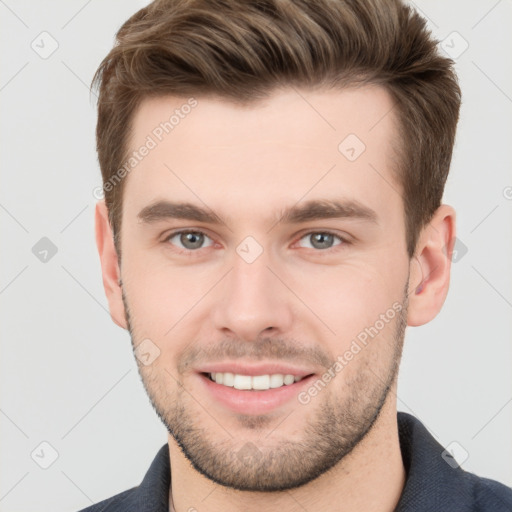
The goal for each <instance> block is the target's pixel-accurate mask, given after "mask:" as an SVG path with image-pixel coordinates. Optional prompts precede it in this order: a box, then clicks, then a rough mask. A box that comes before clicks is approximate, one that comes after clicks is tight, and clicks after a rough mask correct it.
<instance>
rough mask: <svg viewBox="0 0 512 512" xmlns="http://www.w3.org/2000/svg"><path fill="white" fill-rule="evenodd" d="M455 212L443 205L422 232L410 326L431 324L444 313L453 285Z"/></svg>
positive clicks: (412, 271) (413, 262)
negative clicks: (442, 310)
mask: <svg viewBox="0 0 512 512" xmlns="http://www.w3.org/2000/svg"><path fill="white" fill-rule="evenodd" d="M454 243H455V210H454V209H453V208H452V207H451V206H448V205H441V206H440V207H439V208H438V209H437V210H436V212H435V213H434V215H433V217H432V220H431V221H430V222H429V224H428V225H427V226H425V228H424V229H423V230H422V232H421V233H420V236H419V238H418V244H417V246H416V254H415V255H414V257H413V258H412V260H411V269H410V276H411V277H410V282H411V285H412V287H411V289H410V290H409V307H408V314H407V325H410V326H419V325H423V324H426V323H428V322H430V321H431V320H432V319H434V318H435V317H436V316H437V314H438V313H439V311H440V310H441V308H442V306H443V304H444V301H445V299H446V295H447V294H448V288H449V285H450V269H451V255H452V251H453V246H454Z"/></svg>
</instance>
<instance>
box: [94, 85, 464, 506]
mask: <svg viewBox="0 0 512 512" xmlns="http://www.w3.org/2000/svg"><path fill="white" fill-rule="evenodd" d="M186 101H187V98H176V97H165V98H153V99H150V100H145V101H144V102H143V103H142V104H141V106H140V108H139V110H138V111H137V112H136V115H135V117H134V121H133V133H132V139H131V144H130V148H131V149H136V148H139V147H140V146H141V145H142V144H144V141H145V140H147V136H148V135H149V134H151V133H153V130H154V129H155V127H156V126H158V125H159V124H160V123H161V122H162V121H164V120H166V119H168V118H169V116H170V114H171V113H172V111H173V110H174V109H176V108H179V107H180V105H183V104H184V103H186ZM396 122H397V121H396V118H395V117H394V114H393V112H392V101H391V99H390V97H389V95H388V94H387V92H386V91H385V90H383V89H382V88H380V87H377V86H364V87H360V88H358V89H344V90H341V91H340V90H336V91H334V90H330V91H326V90H317V91H305V90H303V91H297V90H294V89H291V88H290V89H282V90H278V91H275V92H274V93H273V94H272V95H271V96H270V97H269V98H268V99H266V100H264V101H262V102H259V103H255V104H253V105H251V106H244V107H242V106H236V105H234V104H232V103H230V102H227V101H226V100H218V99H214V98H197V106H196V107H195V108H194V109H193V110H192V111H191V112H190V113H189V114H188V115H187V116H185V117H184V118H183V119H180V122H179V124H178V125H177V126H175V127H174V129H173V130H172V131H170V132H169V133H168V134H166V135H165V137H163V138H162V141H160V142H159V143H158V144H157V145H156V147H154V148H153V149H151V151H150V152H149V153H148V155H147V156H146V157H145V158H143V159H142V160H141V161H140V162H139V163H138V164H137V166H136V167H135V168H134V169H133V170H132V171H131V172H130V173H129V175H128V176H127V177H126V178H125V180H126V182H125V189H124V203H123V213H122V230H121V254H122V262H121V266H120V265H119V260H118V257H117V254H116V251H115V248H114V244H113V241H112V233H111V230H110V226H109V223H108V220H107V211H106V207H105V205H104V203H103V202H102V201H100V202H99V203H98V205H97V209H96V238H97V245H98V249H99V253H100V258H101V264H102V272H103V282H104V286H105V291H106V294H107V298H108V301H109V306H110V311H111V315H112V318H113V320H114V322H116V324H118V325H119V326H121V327H122V328H125V329H129V331H130V335H131V338H132V343H133V346H134V347H135V348H137V347H138V345H139V344H140V343H142V342H143V340H147V339H149V340H151V343H152V344H154V345H155V346H156V347H158V350H159V355H158V357H157V358H156V359H155V360H154V361H152V363H151V364H149V365H144V364H142V362H140V361H139V360H138V365H139V371H140V375H141V378H142V381H143V384H144V386H145V389H146V391H147V393H148V396H149V397H150V400H151V403H152V405H153V407H154V408H155V410H156V412H157V414H158V415H159V417H160V418H161V419H162V421H163V423H164V424H165V426H166V427H167V430H168V432H169V451H170V457H171V474H172V484H171V487H172V495H173V501H174V506H175V509H176V511H177V512H181V511H182V510H183V511H184V510H188V509H189V508H190V507H196V508H197V509H198V510H211V511H216V510H219V511H220V510H222V511H226V510H227V511H230V510H241V509H243V510H262V509H264V510H280V511H288V510H303V507H305V508H308V506H310V507H313V506H315V507H317V509H321V510H326V511H329V510H344V511H352V510H354V511H355V510H367V511H392V510H393V509H394V507H395V505H396V503H397V501H398V499H399V497H400V493H401V491H402V488H403V485H404V482H405V472H404V468H403V464H402V459H401V454H400V447H399V443H398V432H397V423H396V411H397V409H396V377H397V372H398V365H399V361H400V356H401V350H402V344H403V339H404V333H405V326H406V325H410V326H417V325H422V324H424V323H426V322H429V321H430V320H432V319H433V318H434V317H435V316H436V315H437V313H438V312H439V310H440V309H441V307H442V305H443V303H444V300H445V297H446V294H447V292H448V286H449V276H450V258H448V257H447V254H448V255H450V254H451V249H452V240H453V238H454V236H455V212H454V211H453V209H452V208H451V207H449V206H447V205H442V206H441V207H440V208H439V209H438V210H437V212H436V213H435V215H434V217H433V218H432V221H431V222H430V224H429V225H428V226H426V227H425V228H424V229H423V231H422V232H421V234H420V238H419V241H418V245H417V250H416V253H415V256H414V257H413V258H412V259H409V258H408V255H407V251H406V244H405V222H404V211H403V200H402V197H401V187H400V184H399V183H398V181H397V180H396V178H395V176H394V173H393V168H394V166H396V159H395V158H396V155H395V153H394V151H393V147H394V144H395V143H396V140H395V137H396ZM349 134H356V135H357V137H358V138H359V139H360V140H361V141H363V143H364V145H365V146H366V148H365V150H364V152H363V153H362V154H361V155H360V156H359V157H358V158H357V159H356V160H354V161H350V160H349V159H347V158H346V157H345V156H344V155H343V154H342V153H341V152H340V151H339V149H338V145H339V144H340V142H342V141H343V140H344V139H345V137H347V135H349ZM315 199H318V200H339V201H357V202H358V203H360V204H362V205H364V206H366V207H367V208H370V209H371V210H373V211H374V212H375V214H376V222H371V221H369V220H367V219H361V218H328V219H316V220H309V221H306V222H300V223H294V224H291V223H287V222H284V221H282V220H280V219H281V213H282V212H283V210H284V209H285V208H287V207H292V206H294V205H302V204H304V203H306V202H307V201H310V200H315ZM161 200H168V201H173V202H188V203H192V204H194V205H197V206H200V207H203V208H207V209H209V210H211V211H213V212H215V213H216V214H217V215H218V217H220V219H221V221H222V222H221V223H218V224H212V223H205V222H200V221H195V220H185V219H172V218H168V219H160V220H158V221H155V222H143V221H142V220H141V219H140V218H139V217H138V215H139V212H141V211H142V210H143V209H144V208H145V207H147V206H148V205H151V204H154V203H155V202H156V201H161ZM179 229H187V230H191V231H197V230H199V231H200V232H201V233H204V235H205V237H204V238H202V237H201V234H196V238H194V237H192V239H190V238H189V239H187V238H186V237H180V236H179V235H178V236H173V237H172V238H169V237H170V235H171V234H173V232H175V231H176V230H179ZM326 231H327V232H330V233H332V234H334V235H335V236H334V237H332V238H329V237H327V238H324V239H323V241H322V243H323V244H324V245H323V246H320V244H319V243H318V240H317V239H316V238H315V237H318V233H325V232H326ZM248 236H250V237H252V238H253V239H254V240H255V241H256V245H254V244H253V245H252V246H251V247H252V248H251V249H250V251H252V254H256V253H255V252H254V251H256V250H257V249H255V247H259V248H261V249H262V250H263V252H261V254H259V255H258V256H257V257H256V258H255V259H254V261H252V262H251V263H248V262H247V261H246V260H245V259H244V258H243V257H241V253H240V252H237V247H238V248H239V247H240V243H241V242H242V241H244V240H245V239H246V237H248ZM198 237H199V238H198ZM337 237H341V238H337ZM191 240H192V241H193V242H194V243H196V244H197V245H193V244H192V243H191ZM343 240H344V241H343ZM197 242H198V243H197ZM184 244H185V245H184ZM195 247H198V248H195ZM319 247H320V248H319ZM120 280H121V281H122V284H121V285H120V284H119V281H120ZM420 285H421V286H420ZM418 292H419V293H418ZM393 305H395V306H393ZM397 305H398V307H397ZM393 307H395V308H396V309H397V310H399V311H398V312H397V314H394V315H393V318H392V319H389V318H388V321H387V322H384V325H383V327H382V328H379V329H378V333H377V334H376V335H375V336H374V337H372V338H371V340H370V341H369V343H368V344H367V345H366V346H365V347H364V348H363V349H362V350H360V351H359V352H358V353H357V354H356V355H354V357H353V358H352V359H351V360H350V361H349V362H348V363H347V364H346V365H344V366H343V369H342V370H341V371H338V372H336V376H335V378H333V379H332V380H330V381H329V383H328V385H326V386H325V387H324V388H322V389H321V391H320V392H318V393H317V394H316V395H315V396H314V397H313V398H312V399H311V400H310V401H309V402H308V403H307V404H304V403H301V402H300V401H299V400H298V399H295V398H294V399H291V400H288V401H286V402H285V403H284V404H282V405H280V406H278V407H276V408H274V409H272V410H271V411H270V412H267V413H264V414H257V413H250V412H249V413H243V414H240V413H236V412H234V411H232V410H230V409H229V408H228V407H226V406H225V405H223V404H221V403H220V402H218V401H217V400H216V399H215V398H214V397H212V396H211V395H210V394H209V392H208V390H207V389H206V388H205V385H204V380H203V377H202V376H201V375H200V374H199V373H198V369H199V368H200V367H201V365H203V364H206V363H209V362H225V361H238V362H242V363H248V364H251V363H254V362H258V363H259V364H261V363H263V364H266V363H272V362H285V363H290V364H295V365H298V366H300V368H303V369H306V370H307V371H308V372H309V373H314V374H315V377H317V378H320V377H321V376H322V375H323V374H324V373H325V371H326V370H327V369H328V368H329V367H332V364H333V363H334V362H335V361H336V359H337V358H338V357H339V356H340V355H343V354H344V353H346V351H347V350H349V349H350V346H351V342H352V341H353V340H354V339H356V337H357V336H358V334H360V333H361V332H363V331H364V330H365V328H368V327H370V326H374V325H376V321H377V320H379V318H382V317H381V315H383V314H384V315H388V317H389V316H390V315H389V313H387V312H389V310H390V309H393ZM146 343H147V342H146ZM265 373H271V372H265ZM275 373H277V372H275ZM247 392H248V393H250V391H247ZM249 449H250V450H252V453H253V456H252V458H250V459H249V462H247V460H248V459H246V458H245V459H244V458H243V457H242V456H241V454H244V453H246V452H247V450H249ZM219 484H220V485H219ZM206 497H207V498H206ZM205 498H206V499H205ZM203 499H204V501H202V500H203Z"/></svg>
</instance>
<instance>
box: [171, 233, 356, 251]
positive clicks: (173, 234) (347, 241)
mask: <svg viewBox="0 0 512 512" xmlns="http://www.w3.org/2000/svg"><path fill="white" fill-rule="evenodd" d="M187 233H194V234H201V235H204V236H206V237H208V238H210V239H212V238H211V237H210V236H209V235H208V234H207V233H205V232H204V231H202V230H200V229H181V230H178V231H173V232H172V233H170V234H169V235H167V236H166V237H165V238H164V240H163V243H165V244H168V243H169V240H170V239H171V238H174V237H175V236H176V235H185V234H187ZM313 234H322V235H332V236H334V237H336V238H338V240H340V241H341V243H340V244H338V245H335V246H333V247H331V248H329V249H323V250H322V249H317V250H316V251H315V252H317V253H322V252H332V251H335V250H337V249H340V248H342V247H343V246H345V245H351V242H350V241H349V240H347V239H346V238H344V237H342V236H340V235H338V234H337V233H334V232H333V231H329V230H322V231H315V230H313V231H308V232H307V233H304V234H303V235H302V236H301V237H300V238H299V239H298V240H302V239H303V238H305V237H307V236H308V235H313ZM200 250H201V248H200V249H195V250H192V249H180V248H176V249H175V252H177V253H178V254H179V255H183V254H184V255H187V256H192V255H193V254H194V253H198V252H199V251H200ZM313 250H314V249H313Z"/></svg>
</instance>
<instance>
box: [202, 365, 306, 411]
mask: <svg viewBox="0 0 512 512" xmlns="http://www.w3.org/2000/svg"><path fill="white" fill-rule="evenodd" d="M199 376H200V378H201V380H202V381H203V384H204V386H205V387H206V389H207V390H208V392H209V393H210V394H211V395H212V396H213V398H214V399H215V400H216V401H218V402H219V403H221V404H222V405H224V406H225V407H227V408H228V409H230V410H231V411H234V412H237V413H240V414H254V415H257V414H265V413H268V412H271V411H272V410H274V409H276V408H278V407H279V406H281V405H283V404H285V403H286V402H289V401H291V400H293V399H297V395H298V394H299V392H300V390H301V389H302V388H303V387H305V386H307V385H308V384H309V382H310V380H311V379H313V377H314V375H309V376H308V377H304V378H303V379H302V380H300V381H299V382H294V383H293V384H289V385H284V386H281V387H280V388H271V389H267V390H265V391H256V390H241V389H235V388H232V387H228V386H223V385H222V384H217V383H216V382H214V381H212V380H211V379H210V377H209V376H207V375H204V374H200V375H199Z"/></svg>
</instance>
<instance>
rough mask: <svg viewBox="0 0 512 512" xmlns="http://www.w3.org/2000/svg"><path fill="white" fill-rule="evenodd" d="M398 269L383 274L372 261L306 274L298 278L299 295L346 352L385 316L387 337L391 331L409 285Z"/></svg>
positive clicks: (337, 345) (337, 348) (379, 324)
mask: <svg viewBox="0 0 512 512" xmlns="http://www.w3.org/2000/svg"><path fill="white" fill-rule="evenodd" d="M398 268H399V267H398V266H396V267H395V269H388V270H386V271H383V270H382V269H381V268H379V267H377V266H375V265H371V264H369V263H368V262H365V263H364V264H363V263H357V264H355V263H352V264H350V263H348V262H347V264H345V265H340V266H338V267H330V268H329V269H328V270H325V269H324V270H323V271H322V272H316V273H312V272H310V273H306V272H303V273H302V274H301V275H300V276H297V278H296V279H297V281H296V282H297V283H300V289H301V290H302V291H301V292H299V293H298V295H299V296H301V297H304V300H305V302H306V304H307V305H308V307H309V308H310V309H311V310H312V311H313V312H314V313H315V314H316V315H317V316H318V317H319V318H320V319H321V320H322V321H323V322H324V323H325V325H327V326H328V327H329V329H330V330H331V331H334V333H335V349H336V351H339V350H343V349H344V347H345V346H346V345H348V344H350V342H351V340H353V339H354V338H356V337H357V336H358V335H359V334H360V333H361V332H363V331H364V330H365V328H370V327H371V326H374V325H375V323H376V322H377V321H379V320H380V319H381V315H385V316H386V320H388V321H387V322H385V326H384V328H382V329H380V330H381V331H382V333H383V335H385V334H384V333H385V332H388V331H389V329H390V328H391V324H393V322H392V321H391V320H390V318H391V319H392V318H393V317H394V316H395V313H396V309H397V308H399V307H400V305H401V303H402V301H403V286H404V284H405V282H404V276H403V275H401V274H400V273H399V271H398ZM402 273H403V272H402ZM397 304H398V305H397ZM390 310H391V311H390ZM378 327H381V322H379V323H378ZM331 334H332V333H331Z"/></svg>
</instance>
